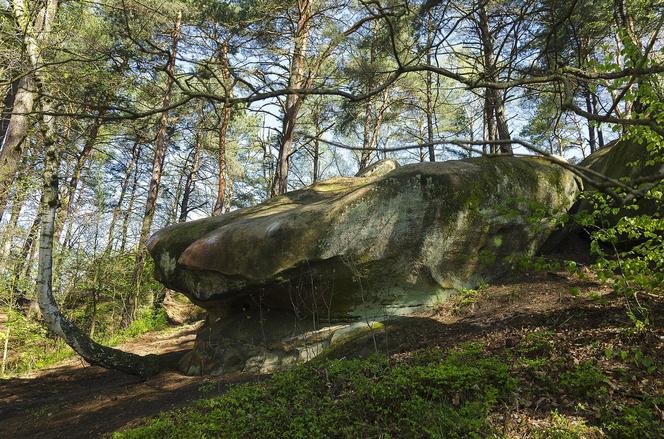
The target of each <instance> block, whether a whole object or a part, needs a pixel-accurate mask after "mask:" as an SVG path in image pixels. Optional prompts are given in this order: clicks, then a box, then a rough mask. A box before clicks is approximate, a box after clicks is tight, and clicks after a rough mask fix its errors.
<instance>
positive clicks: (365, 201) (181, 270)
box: [148, 157, 579, 373]
mask: <svg viewBox="0 0 664 439" xmlns="http://www.w3.org/2000/svg"><path fill="white" fill-rule="evenodd" d="M578 192H579V184H578V182H577V180H576V179H575V178H574V176H573V175H572V174H571V173H569V172H567V171H565V170H563V169H561V168H560V167H558V166H556V165H552V164H549V163H547V162H545V161H543V160H540V159H537V158H514V157H492V158H478V159H469V160H461V161H450V162H443V163H421V164H415V165H408V166H403V167H397V165H395V164H388V165H386V166H377V167H375V168H374V169H373V170H372V172H368V173H366V174H364V175H363V176H358V177H350V178H334V179H330V180H326V181H321V182H319V183H316V184H315V185H313V186H311V187H308V188H305V189H302V190H299V191H294V192H291V193H288V194H285V195H283V196H280V197H277V198H274V199H272V200H269V201H267V202H265V203H263V204H260V205H258V206H256V207H253V208H248V209H242V210H238V211H235V212H232V213H229V214H226V215H223V216H220V217H212V218H207V219H203V220H199V221H193V222H190V223H183V224H177V225H174V226H170V227H167V228H165V229H163V230H161V231H159V232H157V233H156V234H155V235H154V236H153V237H152V238H151V240H150V242H149V245H148V246H149V250H150V252H151V254H152V256H153V258H154V259H155V262H156V275H157V278H158V279H159V280H160V281H161V282H163V283H164V284H165V285H166V286H168V287H169V288H172V289H174V290H177V291H181V292H183V293H184V294H186V295H187V296H188V297H189V298H190V299H191V300H192V301H193V302H194V303H196V304H197V305H199V306H201V307H203V308H205V309H206V310H207V311H208V318H207V320H206V323H205V325H204V326H203V328H202V329H201V330H200V332H199V334H198V339H197V342H196V346H195V348H194V351H193V352H192V353H191V354H189V355H188V356H187V357H186V358H185V360H184V361H183V363H182V366H183V368H184V369H185V370H186V371H187V372H189V373H224V372H227V371H230V370H259V371H266V370H270V369H274V368H279V367H282V366H284V365H287V364H290V363H293V362H297V361H303V360H307V359H309V358H311V357H312V356H315V355H316V354H318V353H319V352H320V351H321V350H323V349H326V348H327V347H329V346H331V345H334V344H335V343H341V342H343V340H348V339H349V338H352V337H354V336H355V334H357V333H358V332H361V331H364V330H371V329H372V328H376V327H378V326H380V323H379V322H380V321H381V320H382V319H385V318H386V317H388V316H391V315H398V314H405V313H408V312H410V311H413V310H415V309H417V308H421V307H425V306H429V305H431V304H434V303H436V302H440V301H443V300H445V299H446V298H447V297H448V296H449V294H451V293H453V292H454V291H455V290H456V289H460V288H472V287H475V286H477V285H478V284H479V283H481V282H484V281H488V280H491V279H494V278H496V277H497V276H499V275H501V274H502V273H503V272H504V271H505V270H506V269H508V267H509V263H510V259H511V258H514V257H519V256H523V255H532V254H533V253H534V252H535V251H536V250H537V249H538V247H539V246H540V245H541V243H542V242H543V241H544V240H545V239H546V238H547V237H548V235H549V234H550V232H551V231H552V230H553V229H554V227H555V223H556V218H557V216H558V215H559V214H560V213H564V212H566V211H567V210H568V209H569V208H570V206H571V205H572V203H573V202H574V199H575V197H576V195H577V194H578Z"/></svg>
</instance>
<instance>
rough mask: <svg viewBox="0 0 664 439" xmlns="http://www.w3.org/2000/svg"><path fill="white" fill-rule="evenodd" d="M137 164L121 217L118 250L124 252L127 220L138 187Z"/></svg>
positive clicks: (132, 208)
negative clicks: (127, 201)
mask: <svg viewBox="0 0 664 439" xmlns="http://www.w3.org/2000/svg"><path fill="white" fill-rule="evenodd" d="M138 171H139V170H138V166H137V167H136V172H134V181H132V183H131V191H129V203H128V204H127V208H126V209H125V210H124V215H123V218H122V234H121V235H120V252H121V253H124V251H125V249H126V248H127V233H128V231H129V220H130V217H131V213H132V212H133V211H134V205H135V204H136V190H137V189H138V176H139V172H138Z"/></svg>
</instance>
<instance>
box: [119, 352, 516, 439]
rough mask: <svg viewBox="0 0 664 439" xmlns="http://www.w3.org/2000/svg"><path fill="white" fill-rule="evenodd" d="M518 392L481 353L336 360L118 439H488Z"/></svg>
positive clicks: (240, 390)
mask: <svg viewBox="0 0 664 439" xmlns="http://www.w3.org/2000/svg"><path fill="white" fill-rule="evenodd" d="M514 389H515V380H514V379H513V378H511V377H510V375H509V369H508V366H507V365H506V364H504V363H503V362H501V361H500V360H499V359H498V358H496V357H493V356H487V355H484V354H483V353H482V352H481V350H480V349H479V348H478V347H477V346H472V347H467V348H464V349H460V350H452V351H449V352H448V353H446V354H444V355H443V354H441V353H440V352H427V353H425V354H421V355H418V356H416V357H415V358H413V359H411V360H410V361H408V362H407V363H394V362H390V361H389V360H388V359H387V358H385V357H378V356H376V357H372V358H369V359H367V360H335V361H330V362H326V363H324V364H321V365H318V366H315V365H305V366H301V367H298V368H296V369H294V370H292V371H288V372H283V373H279V374H275V375H274V376H273V377H272V379H271V380H269V381H266V382H262V383H254V384H244V385H238V386H235V387H232V388H231V389H230V390H229V391H228V393H226V394H225V395H224V396H222V397H220V398H214V399H205V400H201V401H199V402H198V403H197V404H196V405H195V406H193V407H191V408H189V409H185V410H180V411H176V412H172V413H168V414H165V415H163V416H162V417H160V418H158V419H155V420H153V421H151V422H150V423H149V424H148V425H147V426H145V427H142V428H139V429H137V430H133V431H129V432H126V433H121V434H116V436H115V437H117V438H151V437H171V438H177V437H181V438H184V437H187V438H190V437H228V438H247V437H252V438H259V437H261V438H263V437H264V438H268V437H273V438H282V437H293V438H312V437H417V436H423V435H424V436H430V437H451V438H453V437H459V438H466V437H486V436H487V435H491V434H492V433H493V428H492V426H491V425H490V423H489V422H488V420H487V419H488V415H489V413H490V412H491V411H492V410H493V409H495V408H496V406H498V405H500V404H504V403H507V401H508V400H509V399H510V395H511V394H512V392H513V391H514Z"/></svg>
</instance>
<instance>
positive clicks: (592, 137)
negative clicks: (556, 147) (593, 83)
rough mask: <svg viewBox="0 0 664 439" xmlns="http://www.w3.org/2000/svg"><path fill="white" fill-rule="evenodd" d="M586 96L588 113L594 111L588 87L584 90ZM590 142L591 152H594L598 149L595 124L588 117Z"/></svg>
mask: <svg viewBox="0 0 664 439" xmlns="http://www.w3.org/2000/svg"><path fill="white" fill-rule="evenodd" d="M584 95H585V98H586V111H587V112H588V113H592V112H593V106H592V100H591V97H590V90H588V89H587V88H586V90H585V92H584ZM588 144H589V145H590V153H591V154H592V153H593V152H595V150H596V149H597V147H596V143H595V127H594V126H593V121H592V120H591V119H588Z"/></svg>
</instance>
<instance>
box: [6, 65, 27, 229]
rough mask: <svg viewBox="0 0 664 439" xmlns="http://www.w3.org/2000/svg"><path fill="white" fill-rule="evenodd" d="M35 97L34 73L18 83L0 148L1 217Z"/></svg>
mask: <svg viewBox="0 0 664 439" xmlns="http://www.w3.org/2000/svg"><path fill="white" fill-rule="evenodd" d="M34 98H35V92H34V82H33V79H32V75H27V76H24V77H23V78H21V81H20V82H19V85H18V91H17V92H16V97H15V99H14V106H13V108H12V116H11V118H10V120H9V124H8V126H7V130H6V132H5V136H4V138H3V142H2V150H0V219H2V214H3V213H4V211H5V208H6V207H7V199H8V198H9V191H10V188H11V185H12V183H13V182H14V176H15V175H16V171H17V169H18V165H19V163H20V161H21V156H22V154H23V143H24V141H25V138H26V135H27V132H28V126H29V115H30V113H31V112H32V107H33V105H34Z"/></svg>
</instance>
